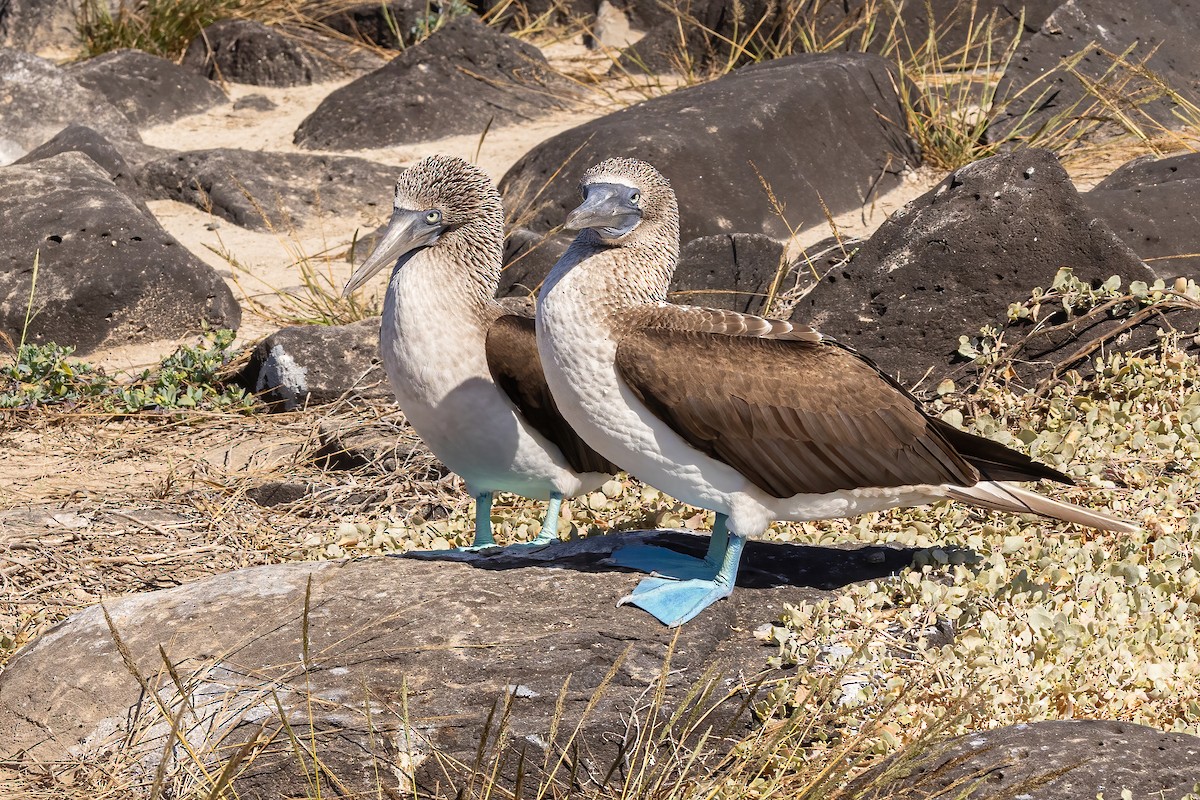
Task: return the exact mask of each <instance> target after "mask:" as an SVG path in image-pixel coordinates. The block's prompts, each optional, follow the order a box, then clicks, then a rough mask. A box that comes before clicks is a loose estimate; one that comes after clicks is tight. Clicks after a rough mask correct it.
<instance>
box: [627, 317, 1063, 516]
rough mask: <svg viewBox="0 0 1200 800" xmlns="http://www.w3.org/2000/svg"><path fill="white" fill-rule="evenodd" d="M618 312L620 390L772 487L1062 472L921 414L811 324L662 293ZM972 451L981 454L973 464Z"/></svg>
mask: <svg viewBox="0 0 1200 800" xmlns="http://www.w3.org/2000/svg"><path fill="white" fill-rule="evenodd" d="M627 319H628V322H629V324H627V325H626V326H625V329H624V330H623V331H622V334H621V338H620V342H619V344H618V347H617V356H616V364H617V369H618V372H619V374H620V375H621V377H622V379H623V380H624V381H625V382H626V384H627V385H628V386H629V387H630V389H632V390H633V392H634V393H635V394H636V395H637V397H638V398H639V399H640V400H641V401H642V402H643V403H645V404H646V406H647V407H648V408H649V409H651V411H653V413H654V414H655V415H657V416H658V417H659V418H660V419H662V420H663V421H664V422H666V423H667V424H668V425H670V426H671V427H672V429H674V430H675V431H676V432H677V433H678V434H679V435H680V436H682V437H683V438H684V439H685V440H686V441H687V442H688V443H689V444H691V445H692V446H693V447H696V448H697V449H698V450H701V451H702V452H704V453H705V454H707V455H709V456H711V457H713V458H716V459H719V460H721V461H723V462H725V463H727V464H729V465H730V466H732V467H734V468H735V469H737V470H738V471H739V472H741V473H742V474H743V475H745V476H746V478H747V479H748V480H750V481H751V482H752V483H754V484H755V485H756V486H758V487H759V488H760V489H762V490H763V491H765V492H767V493H769V494H771V495H772V496H774V497H779V498H786V497H791V496H793V495H797V494H809V493H813V494H823V493H827V492H834V491H838V490H848V489H858V488H868V487H880V488H883V487H897V486H912V485H920V484H932V485H940V484H954V485H960V486H971V485H973V484H975V483H976V482H978V481H979V480H980V479H981V477H985V476H987V473H988V471H989V470H987V469H986V467H987V466H988V465H989V464H994V465H995V469H996V470H997V471H1000V472H1002V473H1003V477H1004V478H1007V479H1014V476H1016V475H1018V474H1020V475H1021V476H1022V477H1016V478H1015V479H1018V480H1020V479H1024V480H1036V479H1038V478H1042V477H1056V476H1060V474H1059V473H1056V472H1055V471H1054V470H1050V469H1049V468H1046V467H1042V466H1041V465H1038V464H1036V463H1035V462H1033V461H1031V460H1030V459H1029V458H1027V457H1026V456H1023V455H1021V454H1020V453H1016V452H1015V451H1010V450H1008V449H1007V448H1005V447H1003V446H1002V445H999V444H996V443H994V442H990V441H989V440H986V439H980V438H979V437H975V436H972V435H971V434H963V433H962V432H960V431H957V430H956V429H953V428H951V427H950V426H948V425H946V424H945V423H942V422H941V421H940V420H936V419H934V418H931V417H929V416H927V415H926V414H925V413H924V411H923V410H922V409H921V407H920V404H919V403H918V402H917V400H916V399H915V398H913V397H912V395H910V394H909V393H908V392H906V391H905V390H904V389H903V388H902V387H899V386H898V385H897V384H895V382H894V381H892V380H890V379H889V378H887V377H886V376H885V375H883V374H882V373H880V372H879V370H878V369H877V368H876V367H875V365H874V364H872V363H871V362H870V361H869V360H867V359H865V358H863V357H861V356H859V355H858V354H857V353H855V352H854V351H853V350H850V349H849V348H845V347H842V346H840V345H838V344H836V343H835V342H832V341H830V340H827V339H823V338H822V337H821V335H820V334H819V333H817V332H816V331H814V330H812V329H811V328H806V327H803V326H797V325H794V324H792V323H788V322H783V321H778V320H765V319H761V318H758V317H752V316H749V315H746V314H738V313H736V312H726V311H719V310H715V309H700V308H691V307H686V306H669V305H665V304H664V305H659V306H655V307H650V308H647V309H646V310H645V311H643V312H641V313H640V314H636V315H631V316H630V317H628V318H627ZM960 445H962V446H963V450H964V451H965V452H960V449H959V446H960ZM975 451H979V452H980V453H981V455H983V456H985V457H986V458H983V459H981V460H982V462H983V463H982V464H981V465H980V466H977V465H976V464H975V463H973V462H974V461H975V460H976V459H975V458H974V457H973V455H974V452H975ZM980 467H984V469H982V470H981V468H980ZM981 471H982V472H983V473H984V475H981ZM1061 477H1062V478H1065V476H1061Z"/></svg>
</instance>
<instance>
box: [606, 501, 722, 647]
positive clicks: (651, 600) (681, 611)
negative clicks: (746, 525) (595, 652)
mask: <svg viewBox="0 0 1200 800" xmlns="http://www.w3.org/2000/svg"><path fill="white" fill-rule="evenodd" d="M718 523H720V525H719V527H720V529H721V531H722V532H723V531H724V530H725V525H724V521H723V520H718ZM713 534H714V537H715V536H716V535H717V526H714V527H713ZM745 544H746V540H745V538H744V537H741V536H736V535H732V534H731V535H730V536H729V540H728V542H727V543H726V545H725V547H724V553H723V556H722V558H721V561H720V564H721V566H720V568H719V569H713V570H712V571H710V572H709V573H708V574H707V575H705V576H703V577H699V578H689V579H687V580H671V579H670V578H646V579H645V580H643V581H642V582H641V583H639V584H638V585H637V586H636V587H635V588H634V590H633V592H631V593H630V594H627V595H626V596H624V597H622V598H621V599H620V600H619V601H618V602H617V605H625V604H626V603H628V604H630V605H635V606H637V607H638V608H640V609H642V610H644V611H649V612H650V613H651V614H653V615H654V617H655V618H656V619H657V620H658V621H659V622H661V623H663V624H664V625H667V626H669V627H672V628H674V627H676V626H677V625H682V624H683V623H685V622H687V621H688V620H690V619H692V618H693V617H695V616H696V615H697V614H699V613H700V612H701V611H703V610H704V609H706V608H708V607H709V606H710V605H712V604H713V603H715V602H717V601H718V600H720V599H721V598H722V597H729V595H731V594H732V593H733V587H734V584H736V583H737V572H738V563H739V562H740V561H741V559H742V548H743V547H744V546H745ZM647 549H658V548H647ZM709 554H710V556H711V554H712V548H711V547H710V548H709ZM614 555H615V554H614ZM685 558H686V556H685ZM693 560H694V561H698V560H699V559H693ZM705 560H707V559H705Z"/></svg>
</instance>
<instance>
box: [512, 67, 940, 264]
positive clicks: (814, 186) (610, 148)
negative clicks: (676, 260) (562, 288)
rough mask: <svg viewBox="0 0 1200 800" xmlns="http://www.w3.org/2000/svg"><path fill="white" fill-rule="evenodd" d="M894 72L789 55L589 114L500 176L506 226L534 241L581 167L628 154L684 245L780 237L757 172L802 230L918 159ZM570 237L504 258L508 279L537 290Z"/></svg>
mask: <svg viewBox="0 0 1200 800" xmlns="http://www.w3.org/2000/svg"><path fill="white" fill-rule="evenodd" d="M894 80H895V76H894V75H893V74H892V72H891V68H890V66H889V65H888V63H887V62H885V61H884V60H883V59H882V58H879V57H876V56H870V55H805V56H793V57H791V58H784V59H780V60H778V61H772V62H769V63H765V64H762V65H756V66H752V67H743V68H742V69H740V70H737V71H735V72H733V73H731V74H729V75H727V76H725V77H723V78H719V79H717V80H715V81H712V82H710V83H706V84H703V85H700V86H696V87H694V88H689V89H680V90H677V91H674V92H672V93H670V94H668V95H664V96H663V97H658V98H655V99H653V100H647V101H646V102H643V103H639V104H637V105H635V106H631V107H630V108H627V109H624V110H622V111H618V112H616V113H613V114H609V115H607V116H605V117H601V118H600V119H596V120H592V121H591V122H587V123H585V124H583V125H580V126H578V127H576V128H572V129H571V130H568V131H565V132H563V133H561V134H559V135H557V136H555V137H553V138H551V139H549V140H548V141H546V142H543V143H542V144H540V145H538V146H537V147H535V148H534V149H533V150H531V151H530V152H529V153H527V154H526V155H525V156H523V157H522V158H521V159H520V160H519V161H518V162H517V163H516V164H514V165H513V167H512V168H511V169H510V170H509V171H508V173H507V174H506V175H505V176H504V179H503V180H502V181H501V184H500V191H501V194H502V195H503V196H504V205H505V208H506V209H508V210H509V213H510V215H511V216H512V217H515V219H510V223H511V224H512V225H513V227H522V228H524V229H526V230H527V231H529V232H530V233H531V234H533V235H545V234H546V233H548V232H549V231H550V230H551V229H553V228H555V227H557V226H559V225H561V224H562V222H563V220H564V219H565V218H566V215H567V212H568V211H569V210H570V209H572V208H574V207H575V206H576V205H578V202H579V190H578V185H579V178H580V176H581V175H582V174H583V172H584V170H586V169H587V168H588V167H590V166H591V165H593V164H595V163H597V162H598V161H601V160H602V159H605V158H609V157H612V156H633V157H635V158H640V159H643V160H645V161H648V162H650V163H651V164H653V165H654V166H655V167H657V168H658V170H659V171H661V172H662V173H663V174H664V175H665V176H666V177H667V178H668V179H669V180H670V181H671V184H672V186H673V187H674V188H675V192H676V194H677V195H678V196H679V200H680V227H681V230H680V235H681V239H682V241H684V242H687V241H690V240H692V239H697V238H699V237H701V236H712V235H717V234H732V233H757V234H764V235H767V236H771V237H773V238H776V239H780V240H784V239H787V237H788V235H789V233H788V227H787V225H786V224H785V223H784V221H783V220H781V219H780V218H779V216H778V215H777V214H776V212H775V210H774V208H773V207H772V204H771V202H770V199H769V198H768V195H767V192H766V190H765V189H764V188H763V185H762V182H761V181H762V180H766V181H767V182H768V183H769V184H770V186H771V190H772V191H773V192H774V193H775V195H776V197H777V198H778V199H779V201H780V202H781V203H782V204H783V205H784V206H785V208H786V212H785V213H786V215H787V218H788V222H790V223H791V225H793V226H795V227H801V226H805V225H811V224H815V223H818V222H820V221H822V220H824V219H825V211H824V209H823V207H822V203H824V204H825V205H826V206H827V207H828V208H829V209H830V210H832V211H833V212H834V213H838V212H841V211H846V210H849V209H852V208H858V207H860V206H861V205H862V204H863V203H864V202H866V201H867V199H868V198H869V197H872V196H874V194H875V193H877V192H882V191H886V190H887V189H890V188H892V187H893V186H895V185H897V184H898V182H899V180H900V177H899V176H900V173H901V172H902V171H903V170H904V169H905V168H906V166H912V165H916V164H917V163H919V156H918V154H917V151H916V148H915V146H914V145H913V143H912V141H911V140H910V138H909V136H908V135H907V133H906V132H905V130H904V129H903V128H902V127H899V126H898V124H897V123H900V121H901V120H903V119H904V115H903V113H902V111H901V108H900V103H899V100H898V98H897V96H896V92H895V88H894V83H893V81H894ZM760 175H761V180H760ZM569 242H570V238H569V237H568V236H558V237H556V238H554V239H551V240H549V241H548V242H546V243H545V244H544V245H542V246H540V247H538V248H537V249H536V250H534V251H533V252H531V253H530V254H529V255H528V256H526V257H524V258H522V259H521V261H520V262H519V263H517V264H510V265H509V266H508V267H507V268H506V272H512V275H511V276H509V277H507V278H506V280H508V281H509V282H510V284H522V285H524V286H535V285H537V284H538V283H539V282H540V281H541V280H542V278H543V277H544V276H545V275H546V274H547V273H548V272H549V269H550V267H551V266H552V265H553V264H554V261H555V260H556V259H557V258H558V256H559V255H560V254H561V253H562V251H563V250H564V249H566V245H567V244H568V243H569ZM512 251H513V249H512V248H510V256H511V253H512Z"/></svg>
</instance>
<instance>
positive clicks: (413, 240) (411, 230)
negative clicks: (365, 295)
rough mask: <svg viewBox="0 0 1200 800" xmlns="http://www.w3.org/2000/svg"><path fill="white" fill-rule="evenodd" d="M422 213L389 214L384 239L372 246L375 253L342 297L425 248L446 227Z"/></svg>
mask: <svg viewBox="0 0 1200 800" xmlns="http://www.w3.org/2000/svg"><path fill="white" fill-rule="evenodd" d="M426 213H427V212H425V211H409V210H407V209H401V208H397V209H395V210H393V211H392V218H391V220H390V221H389V222H388V226H387V229H386V230H385V231H384V232H383V238H381V239H380V240H379V244H378V245H376V246H375V252H373V253H371V255H370V256H368V257H367V260H366V261H364V262H363V263H362V264H361V265H360V266H359V268H358V269H356V270H355V271H354V274H353V275H351V276H350V280H348V281H346V288H345V289H343V290H342V297H349V296H350V295H351V294H352V293H353V292H354V291H355V290H356V289H358V288H359V287H360V286H362V285H363V284H364V283H366V282H367V281H369V280H370V279H371V277H372V276H373V275H374V274H375V273H376V272H379V270H381V269H383V268H384V267H390V266H391V265H392V264H395V263H396V262H397V261H398V260H399V259H400V257H401V256H403V255H404V254H406V253H410V252H412V251H413V250H416V249H417V248H418V247H427V246H429V245H431V244H433V243H434V242H436V241H437V239H438V236H440V235H441V233H442V231H443V230H445V228H444V227H443V226H442V225H438V224H433V225H431V224H430V223H428V222H426V220H425V215H426Z"/></svg>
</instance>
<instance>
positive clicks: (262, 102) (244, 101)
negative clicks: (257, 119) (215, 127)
mask: <svg viewBox="0 0 1200 800" xmlns="http://www.w3.org/2000/svg"><path fill="white" fill-rule="evenodd" d="M276 108H277V106H276V105H275V101H274V100H272V99H271V98H269V97H267V96H266V95H265V94H248V95H246V96H245V97H241V98H238V99H237V100H235V101H233V110H234V111H274V110H275V109H276Z"/></svg>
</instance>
